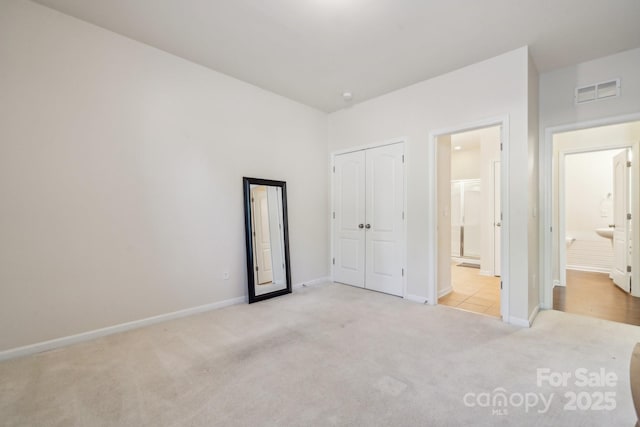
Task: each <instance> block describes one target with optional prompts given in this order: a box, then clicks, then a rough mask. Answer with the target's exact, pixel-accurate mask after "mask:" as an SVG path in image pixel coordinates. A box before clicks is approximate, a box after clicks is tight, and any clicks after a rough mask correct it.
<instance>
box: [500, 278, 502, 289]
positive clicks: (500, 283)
mask: <svg viewBox="0 0 640 427" xmlns="http://www.w3.org/2000/svg"><path fill="white" fill-rule="evenodd" d="M500 290H502V280H501V281H500Z"/></svg>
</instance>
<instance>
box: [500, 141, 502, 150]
mask: <svg viewBox="0 0 640 427" xmlns="http://www.w3.org/2000/svg"><path fill="white" fill-rule="evenodd" d="M500 151H502V142H501V143H500Z"/></svg>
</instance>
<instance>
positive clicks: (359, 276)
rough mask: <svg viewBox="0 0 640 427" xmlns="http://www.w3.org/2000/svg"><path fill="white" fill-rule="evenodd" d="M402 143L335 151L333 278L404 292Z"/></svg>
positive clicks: (357, 284) (387, 290)
mask: <svg viewBox="0 0 640 427" xmlns="http://www.w3.org/2000/svg"><path fill="white" fill-rule="evenodd" d="M404 161H405V157H404V143H403V142H401V143H394V144H388V145H383V146H377V147H371V148H367V149H362V150H358V151H352V152H345V153H336V154H334V156H333V185H332V188H333V212H332V215H331V216H332V229H333V232H332V241H333V244H332V246H333V258H332V266H333V279H334V281H336V282H339V283H343V284H347V285H352V286H357V287H361V288H366V289H370V290H374V291H378V292H383V293H387V294H391V295H397V296H404V294H405V286H404V277H405V171H404Z"/></svg>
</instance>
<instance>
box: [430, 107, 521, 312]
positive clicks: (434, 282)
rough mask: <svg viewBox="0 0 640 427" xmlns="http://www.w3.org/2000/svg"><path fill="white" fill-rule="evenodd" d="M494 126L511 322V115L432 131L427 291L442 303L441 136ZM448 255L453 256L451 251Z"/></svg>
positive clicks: (503, 296)
mask: <svg viewBox="0 0 640 427" xmlns="http://www.w3.org/2000/svg"><path fill="white" fill-rule="evenodd" d="M492 126H500V142H501V144H502V150H501V151H500V169H501V177H500V178H501V181H500V196H501V200H500V202H501V204H502V230H501V232H500V244H501V254H500V264H501V273H502V274H501V278H500V280H501V281H502V290H501V292H500V314H501V315H502V321H503V322H509V311H510V310H509V283H510V282H509V276H510V271H509V266H510V254H509V234H510V233H509V224H510V221H509V116H500V117H494V118H488V119H485V120H479V121H477V122H472V123H467V124H462V125H459V126H453V127H450V128H446V129H439V130H436V131H433V132H429V147H430V149H431V157H430V159H429V166H428V167H429V170H430V172H431V185H430V186H429V194H428V200H429V206H430V209H429V212H430V215H429V218H428V223H429V229H430V230H431V232H432V233H433V234H432V235H433V236H434V237H433V238H432V239H430V240H429V246H430V247H429V252H430V253H431V254H432V256H433V271H432V273H431V277H430V281H429V289H428V290H427V292H428V293H427V295H428V301H429V303H430V304H431V305H436V304H438V239H437V236H438V167H437V164H436V161H437V155H438V144H437V139H438V137H439V136H444V135H450V134H453V133H460V132H467V131H472V130H477V129H483V128H488V127H492ZM446 256H451V254H447V255H446Z"/></svg>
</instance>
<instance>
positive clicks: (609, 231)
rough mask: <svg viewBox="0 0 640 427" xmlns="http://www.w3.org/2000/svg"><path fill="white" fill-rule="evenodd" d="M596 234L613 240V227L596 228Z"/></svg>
mask: <svg viewBox="0 0 640 427" xmlns="http://www.w3.org/2000/svg"><path fill="white" fill-rule="evenodd" d="M596 234H597V235H598V236H600V237H604V238H605V239H609V240H613V228H609V227H607V228H596Z"/></svg>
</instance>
